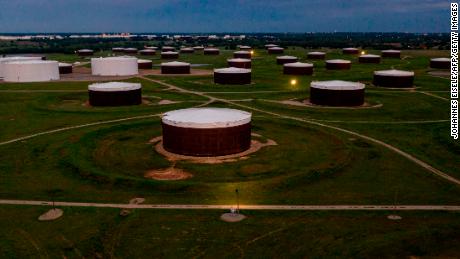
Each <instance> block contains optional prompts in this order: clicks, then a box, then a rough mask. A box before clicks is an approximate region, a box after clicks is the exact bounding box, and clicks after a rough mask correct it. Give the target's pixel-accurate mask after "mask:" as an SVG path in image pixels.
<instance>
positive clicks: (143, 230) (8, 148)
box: [0, 47, 460, 258]
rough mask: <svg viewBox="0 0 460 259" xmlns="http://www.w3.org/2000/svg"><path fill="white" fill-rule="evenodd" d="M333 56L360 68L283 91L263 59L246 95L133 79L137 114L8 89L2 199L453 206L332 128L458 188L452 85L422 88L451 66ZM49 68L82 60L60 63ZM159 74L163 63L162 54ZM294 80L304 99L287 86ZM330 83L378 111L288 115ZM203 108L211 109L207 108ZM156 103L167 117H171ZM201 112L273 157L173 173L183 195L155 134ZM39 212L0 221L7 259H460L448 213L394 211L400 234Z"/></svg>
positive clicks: (352, 224)
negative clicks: (175, 116)
mask: <svg viewBox="0 0 460 259" xmlns="http://www.w3.org/2000/svg"><path fill="white" fill-rule="evenodd" d="M325 51H327V52H328V58H343V59H349V60H352V61H353V65H352V69H351V70H350V71H327V70H326V69H325V67H324V61H314V62H313V63H314V64H315V73H314V75H312V76H302V77H294V76H285V75H283V74H282V67H281V66H279V65H276V62H275V58H276V56H275V55H267V54H265V51H264V50H259V49H258V50H256V52H255V57H254V59H253V63H252V67H253V84H251V85H248V86H229V85H215V84H213V81H212V77H211V76H188V77H180V76H178V77H161V76H149V78H148V79H151V80H154V81H156V82H153V81H151V80H147V79H144V78H133V79H129V80H127V81H132V82H141V83H142V86H143V97H144V99H145V101H144V103H143V104H142V105H140V106H136V107H116V108H93V107H89V106H88V105H86V101H87V98H88V97H87V92H86V91H87V86H88V83H89V82H53V83H27V84H9V83H0V121H1V125H2V127H0V157H1V158H2V159H1V163H0V179H1V181H0V199H23V200H51V199H55V200H58V201H79V202H106V203H127V202H128V201H129V200H130V199H131V198H134V197H144V198H145V199H146V203H161V204H165V203H171V204H234V203H235V195H234V190H235V189H236V188H238V189H239V190H240V202H241V203H242V204H293V205H303V204H312V205H330V204H331V205H332V204H337V205H339V204H356V205H358V204H359V205H366V204H373V205H387V204H390V205H391V204H394V203H397V204H414V205H415V204H418V205H459V204H460V186H459V185H457V184H455V183H452V182H449V181H448V180H446V179H444V178H441V177H439V176H437V175H434V174H433V173H432V172H430V171H428V170H426V169H425V168H423V167H421V166H420V165H417V164H416V163H414V162H413V161H410V160H408V159H407V158H406V157H403V156H401V154H398V153H396V152H394V151H392V150H390V149H388V148H387V147H385V146H383V145H379V144H376V142H372V141H369V140H366V139H363V138H360V137H357V136H356V135H351V134H348V133H345V132H343V131H339V130H336V129H332V128H331V127H329V126H332V127H336V128H340V129H343V130H348V131H352V132H355V133H357V134H362V135H364V136H367V137H370V138H373V139H376V140H379V141H382V142H384V143H386V144H389V145H391V146H393V147H395V148H397V149H399V150H401V151H403V152H405V153H407V154H410V155H412V156H413V157H415V158H416V159H419V160H421V161H423V162H425V163H427V164H429V165H431V166H433V167H434V168H436V169H438V170H440V171H442V172H444V173H446V174H448V175H450V176H452V177H455V178H457V179H460V164H459V159H458V158H459V154H460V144H459V142H456V141H454V140H453V139H451V138H450V137H449V135H450V134H449V101H448V100H447V98H449V89H450V88H449V86H450V85H449V80H447V79H444V78H440V77H433V76H430V75H429V74H428V73H427V72H429V71H431V70H430V69H429V68H428V63H429V58H430V57H438V56H439V57H442V56H448V54H449V53H448V52H445V51H403V54H402V56H403V59H401V60H395V59H383V62H382V63H381V64H359V63H357V57H354V56H347V55H342V54H341V53H340V52H339V51H337V50H325ZM368 52H369V53H378V51H373V50H369V51H368ZM306 53H307V50H305V49H302V48H298V47H296V48H289V49H288V50H287V51H286V53H285V54H286V55H294V56H297V57H299V58H300V59H301V61H308V60H307V59H306ZM103 54H104V55H108V54H109V53H103ZM231 56H232V51H229V50H222V52H221V55H219V56H204V55H203V54H199V53H195V54H182V55H181V57H180V60H181V61H187V62H191V63H193V64H205V65H204V66H202V67H200V69H213V68H218V67H226V59H227V58H229V57H231ZM48 58H49V59H57V60H59V61H67V62H74V61H85V59H81V58H78V57H76V56H73V55H63V54H52V55H49V56H48ZM142 58H145V57H142ZM152 59H153V61H154V64H156V65H158V64H159V63H161V60H159V58H158V55H157V56H155V57H153V58H152ZM390 68H397V69H404V70H412V71H415V73H416V80H415V86H416V89H415V90H394V89H383V88H378V87H375V86H372V84H371V82H372V73H373V71H375V70H383V69H390ZM155 69H157V68H155ZM291 79H297V81H298V84H297V85H291V84H289V82H290V80H291ZM332 79H337V80H351V81H360V82H364V83H366V102H367V103H369V104H370V105H373V106H375V107H372V108H368V109H341V108H318V107H305V106H293V105H288V104H285V103H283V102H281V101H286V100H298V101H301V100H304V99H308V97H309V91H308V90H309V83H310V82H311V81H313V80H332ZM164 84H171V85H173V86H176V87H180V88H181V89H185V90H188V91H195V92H197V93H198V94H193V93H185V92H179V91H176V90H173V89H170V88H168V87H167V86H166V85H164ZM433 95H434V96H433ZM439 97H440V98H439ZM210 98H214V100H215V101H214V102H212V103H209V100H210ZM443 98H444V99H443ZM162 100H169V101H174V102H173V103H171V104H166V105H164V104H161V103H160V101H162ZM200 105H206V106H213V107H214V106H215V107H230V108H238V109H243V110H247V111H251V112H253V123H252V125H253V132H254V133H257V134H260V135H262V138H264V139H272V140H274V141H276V142H277V143H278V145H276V146H269V147H264V148H263V149H261V150H260V151H258V152H257V153H254V154H252V155H251V156H250V158H249V159H247V160H241V161H238V162H232V163H223V164H211V165H210V164H194V163H190V162H185V161H179V162H177V163H176V164H175V167H176V168H180V169H183V170H185V171H187V172H189V173H191V174H192V175H193V177H192V178H190V179H187V180H181V181H156V180H152V179H146V178H145V177H144V174H145V172H147V171H148V170H152V169H164V168H168V167H170V166H172V163H171V162H170V161H168V160H167V159H165V158H164V157H163V156H162V155H160V154H158V153H156V152H155V150H154V148H153V146H152V144H149V143H148V142H149V140H150V139H152V138H154V137H157V136H160V135H161V125H160V117H159V115H160V114H161V113H163V112H166V111H169V110H174V109H180V108H186V107H196V106H200ZM318 123H320V124H318ZM56 130H57V131H56ZM36 134H38V135H36ZM27 136H31V137H30V138H27ZM24 137H26V138H25V139H22V138H24ZM45 211H46V208H44V207H41V208H37V207H27V206H12V205H2V206H0V228H1V229H2V231H0V238H1V239H0V240H1V241H0V257H2V258H14V257H16V258H24V257H34V256H35V257H38V258H47V257H50V258H55V257H64V256H65V257H67V258H74V257H101V258H106V257H118V258H127V257H132V258H137V257H149V258H158V257H167V258H173V257H207V258H215V257H217V256H224V257H247V258H254V257H256V258H257V257H258V258H266V257H296V258H299V257H312V258H315V257H340V258H342V257H348V258H363V257H364V258H369V257H409V256H421V257H433V256H434V257H438V256H439V257H455V256H458V255H459V253H460V250H459V248H458V247H460V237H459V236H458V233H460V225H459V222H460V221H459V219H460V218H459V214H458V213H454V212H451V213H447V212H420V211H418V212H415V211H414V212H401V213H399V212H398V214H400V215H402V216H403V220H401V221H398V222H393V221H389V220H387V219H386V216H387V215H388V214H390V213H391V212H282V211H277V212H263V211H259V212H254V211H244V212H243V213H244V214H246V215H247V216H248V219H246V220H244V221H243V222H241V223H236V224H229V223H224V222H221V221H220V220H219V215H220V213H222V212H221V211H199V210H198V211H187V210H185V211H175V210H171V211H158V210H136V211H134V213H133V214H131V215H129V216H128V217H126V218H122V217H120V216H118V213H119V210H115V209H102V208H100V209H96V208H78V209H77V208H67V207H65V208H64V211H65V213H64V217H63V218H61V219H59V220H57V221H54V222H48V223H42V222H38V221H37V217H38V216H39V215H40V214H41V213H43V212H45Z"/></svg>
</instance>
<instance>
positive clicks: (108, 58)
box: [91, 56, 137, 61]
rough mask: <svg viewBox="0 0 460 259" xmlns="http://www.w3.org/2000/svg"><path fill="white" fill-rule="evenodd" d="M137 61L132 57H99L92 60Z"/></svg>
mask: <svg viewBox="0 0 460 259" xmlns="http://www.w3.org/2000/svg"><path fill="white" fill-rule="evenodd" d="M133 59H134V60H137V58H136V57H131V56H118V57H105V58H104V57H98V58H92V59H91V60H115V61H121V60H133Z"/></svg>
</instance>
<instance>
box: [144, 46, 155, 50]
mask: <svg viewBox="0 0 460 259" xmlns="http://www.w3.org/2000/svg"><path fill="white" fill-rule="evenodd" d="M144 48H145V49H153V50H155V49H158V48H157V47H155V46H145V47H144Z"/></svg>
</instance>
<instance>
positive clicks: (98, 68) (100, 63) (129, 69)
mask: <svg viewBox="0 0 460 259" xmlns="http://www.w3.org/2000/svg"><path fill="white" fill-rule="evenodd" d="M91 72H92V74H93V75H95V76H131V75H137V74H138V73H139V70H138V67H137V58H136V57H129V56H122V57H108V58H92V59H91Z"/></svg>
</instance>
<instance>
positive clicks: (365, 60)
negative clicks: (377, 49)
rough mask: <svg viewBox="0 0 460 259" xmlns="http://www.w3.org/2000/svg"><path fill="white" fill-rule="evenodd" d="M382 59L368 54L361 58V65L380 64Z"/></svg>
mask: <svg viewBox="0 0 460 259" xmlns="http://www.w3.org/2000/svg"><path fill="white" fill-rule="evenodd" d="M380 61H381V57H380V56H379V55H372V54H366V55H361V56H359V63H367V64H369V63H371V64H379V63H380Z"/></svg>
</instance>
